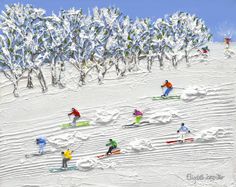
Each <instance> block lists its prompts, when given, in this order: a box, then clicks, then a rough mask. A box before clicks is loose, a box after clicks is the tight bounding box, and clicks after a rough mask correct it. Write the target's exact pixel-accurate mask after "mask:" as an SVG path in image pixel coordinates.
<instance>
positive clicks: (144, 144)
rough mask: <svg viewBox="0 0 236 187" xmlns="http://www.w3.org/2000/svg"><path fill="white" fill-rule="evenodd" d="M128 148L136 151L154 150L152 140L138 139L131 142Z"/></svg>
mask: <svg viewBox="0 0 236 187" xmlns="http://www.w3.org/2000/svg"><path fill="white" fill-rule="evenodd" d="M128 150H132V151H135V152H140V151H150V150H153V146H152V144H151V141H150V140H146V139H136V140H134V141H132V142H130V143H129V146H128Z"/></svg>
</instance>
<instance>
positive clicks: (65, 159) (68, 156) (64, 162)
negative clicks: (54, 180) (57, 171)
mask: <svg viewBox="0 0 236 187" xmlns="http://www.w3.org/2000/svg"><path fill="white" fill-rule="evenodd" d="M72 153H73V151H71V150H69V149H67V150H66V151H64V152H61V154H62V155H63V159H62V168H67V162H68V161H69V160H71V159H72V156H71V154H72Z"/></svg>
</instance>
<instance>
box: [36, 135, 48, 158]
mask: <svg viewBox="0 0 236 187" xmlns="http://www.w3.org/2000/svg"><path fill="white" fill-rule="evenodd" d="M36 144H37V145H39V153H40V154H43V153H44V148H45V146H46V144H47V143H46V139H45V137H43V136H40V137H39V138H36Z"/></svg>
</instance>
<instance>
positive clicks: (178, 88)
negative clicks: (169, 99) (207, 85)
mask: <svg viewBox="0 0 236 187" xmlns="http://www.w3.org/2000/svg"><path fill="white" fill-rule="evenodd" d="M173 88H175V89H181V90H184V89H185V88H180V87H173Z"/></svg>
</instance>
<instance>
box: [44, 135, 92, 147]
mask: <svg viewBox="0 0 236 187" xmlns="http://www.w3.org/2000/svg"><path fill="white" fill-rule="evenodd" d="M87 139H89V136H86V135H84V134H82V133H81V132H73V133H67V134H62V135H57V136H53V137H50V138H48V142H49V143H51V144H54V145H56V146H58V147H68V146H70V145H72V144H74V143H75V142H77V141H79V140H83V141H85V140H87Z"/></svg>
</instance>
